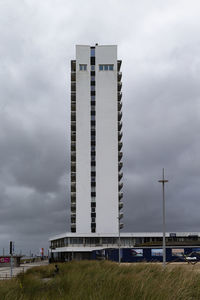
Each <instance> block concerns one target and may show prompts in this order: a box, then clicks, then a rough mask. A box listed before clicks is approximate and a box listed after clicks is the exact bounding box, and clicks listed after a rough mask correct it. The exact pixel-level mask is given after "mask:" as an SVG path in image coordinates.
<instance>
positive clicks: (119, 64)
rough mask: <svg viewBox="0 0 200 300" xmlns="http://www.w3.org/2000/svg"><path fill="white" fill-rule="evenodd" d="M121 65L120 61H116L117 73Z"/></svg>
mask: <svg viewBox="0 0 200 300" xmlns="http://www.w3.org/2000/svg"><path fill="white" fill-rule="evenodd" d="M121 64H122V61H121V60H118V61H117V72H120V68H121Z"/></svg>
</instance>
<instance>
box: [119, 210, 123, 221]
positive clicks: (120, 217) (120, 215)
mask: <svg viewBox="0 0 200 300" xmlns="http://www.w3.org/2000/svg"><path fill="white" fill-rule="evenodd" d="M123 216H124V213H123V212H121V213H120V214H119V219H120V220H121V219H122V218H123Z"/></svg>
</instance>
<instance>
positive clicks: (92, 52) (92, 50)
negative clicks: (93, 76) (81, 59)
mask: <svg viewBox="0 0 200 300" xmlns="http://www.w3.org/2000/svg"><path fill="white" fill-rule="evenodd" d="M90 56H95V48H91V50H90Z"/></svg>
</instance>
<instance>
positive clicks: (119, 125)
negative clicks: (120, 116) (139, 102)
mask: <svg viewBox="0 0 200 300" xmlns="http://www.w3.org/2000/svg"><path fill="white" fill-rule="evenodd" d="M121 129H122V122H121V121H120V122H118V131H120V130H121Z"/></svg>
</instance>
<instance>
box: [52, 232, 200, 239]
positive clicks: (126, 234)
mask: <svg viewBox="0 0 200 300" xmlns="http://www.w3.org/2000/svg"><path fill="white" fill-rule="evenodd" d="M118 236H119V235H118V234H113V233H107V234H100V233H99V234H98V233H90V234H84V233H74V232H73V233H72V232H65V233H61V234H58V235H55V236H53V237H51V238H50V239H49V241H53V240H57V239H62V238H66V237H71V238H83V237H94V238H95V237H118ZM120 236H121V237H122V238H123V237H127V238H128V237H130V238H131V237H162V236H163V233H162V232H120ZM173 236H177V237H189V236H198V237H200V232H175V231H174V232H166V237H173Z"/></svg>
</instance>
